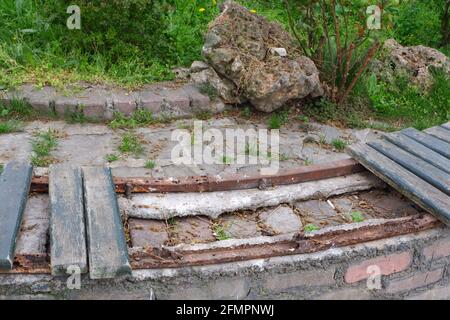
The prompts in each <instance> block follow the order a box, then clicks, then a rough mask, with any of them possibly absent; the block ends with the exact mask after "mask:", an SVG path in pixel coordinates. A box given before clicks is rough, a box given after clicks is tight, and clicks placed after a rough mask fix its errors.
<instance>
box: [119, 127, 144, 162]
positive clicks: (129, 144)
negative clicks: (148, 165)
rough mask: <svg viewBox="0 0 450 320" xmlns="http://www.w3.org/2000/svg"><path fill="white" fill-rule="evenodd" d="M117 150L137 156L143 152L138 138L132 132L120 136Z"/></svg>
mask: <svg viewBox="0 0 450 320" xmlns="http://www.w3.org/2000/svg"><path fill="white" fill-rule="evenodd" d="M119 151H120V152H121V153H124V154H132V155H134V156H135V157H139V156H140V155H141V154H142V153H143V152H144V147H143V146H142V142H141V140H140V138H139V137H138V136H137V135H136V134H135V133H133V132H127V133H125V134H124V135H123V136H122V142H121V144H120V146H119Z"/></svg>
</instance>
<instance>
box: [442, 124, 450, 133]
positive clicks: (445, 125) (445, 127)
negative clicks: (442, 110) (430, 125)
mask: <svg viewBox="0 0 450 320" xmlns="http://www.w3.org/2000/svg"><path fill="white" fill-rule="evenodd" d="M441 127H442V128H444V129H446V130H449V131H450V122H447V123H444V124H443V125H442V126H441Z"/></svg>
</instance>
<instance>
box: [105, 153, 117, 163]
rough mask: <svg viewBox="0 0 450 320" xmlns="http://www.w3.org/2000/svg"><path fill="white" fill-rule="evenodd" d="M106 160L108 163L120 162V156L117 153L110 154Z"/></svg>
mask: <svg viewBox="0 0 450 320" xmlns="http://www.w3.org/2000/svg"><path fill="white" fill-rule="evenodd" d="M105 159H106V161H108V162H115V161H117V160H119V156H118V155H117V154H115V153H110V154H107V155H106V157H105Z"/></svg>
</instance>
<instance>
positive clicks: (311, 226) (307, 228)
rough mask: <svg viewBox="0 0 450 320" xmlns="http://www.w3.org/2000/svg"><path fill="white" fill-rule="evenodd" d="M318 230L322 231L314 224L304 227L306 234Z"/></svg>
mask: <svg viewBox="0 0 450 320" xmlns="http://www.w3.org/2000/svg"><path fill="white" fill-rule="evenodd" d="M317 230H320V228H319V227H318V226H316V225H315V224H312V223H309V224H307V225H306V226H304V227H303V231H305V232H313V231H317Z"/></svg>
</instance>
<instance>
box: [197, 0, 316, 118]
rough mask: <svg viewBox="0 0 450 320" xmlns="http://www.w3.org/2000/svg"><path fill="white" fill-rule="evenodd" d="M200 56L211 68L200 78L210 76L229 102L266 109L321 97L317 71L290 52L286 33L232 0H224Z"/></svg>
mask: <svg viewBox="0 0 450 320" xmlns="http://www.w3.org/2000/svg"><path fill="white" fill-rule="evenodd" d="M203 55H204V57H205V58H206V61H207V62H208V64H209V65H210V66H211V67H212V68H213V70H209V71H203V73H204V76H205V77H207V76H209V77H211V78H213V79H215V81H214V82H215V83H216V86H218V85H219V84H220V85H221V86H222V88H219V89H220V90H218V91H219V94H220V92H224V95H226V99H225V100H228V101H229V102H231V103H238V102H242V101H244V100H248V101H250V103H251V104H252V105H254V107H255V108H256V109H258V110H260V111H264V112H272V111H273V110H276V109H278V108H280V107H282V106H283V105H284V104H285V103H286V102H287V101H288V100H291V99H302V98H305V97H307V96H311V97H318V96H321V95H323V88H322V85H321V82H320V80H319V71H318V70H317V68H316V66H315V65H314V63H313V61H312V60H310V59H309V58H307V57H304V56H301V54H300V53H299V52H298V51H297V50H296V46H295V45H294V41H293V40H292V38H291V37H290V35H289V33H287V32H286V31H285V30H284V29H283V28H282V27H281V26H280V25H278V24H276V23H270V22H268V21H267V20H266V19H265V18H263V17H261V16H258V15H257V14H255V13H252V12H250V11H249V10H247V9H246V8H244V7H242V6H240V5H238V4H236V3H234V2H233V1H226V2H225V3H224V4H223V5H222V13H221V15H220V16H219V17H218V18H217V19H216V20H214V21H213V22H212V23H211V24H210V26H209V30H208V32H207V34H206V36H205V45H204V47H203ZM207 73H208V74H207ZM219 78H221V79H222V80H221V81H219V80H220V79H219ZM213 85H214V83H213ZM225 88H226V89H225Z"/></svg>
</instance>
